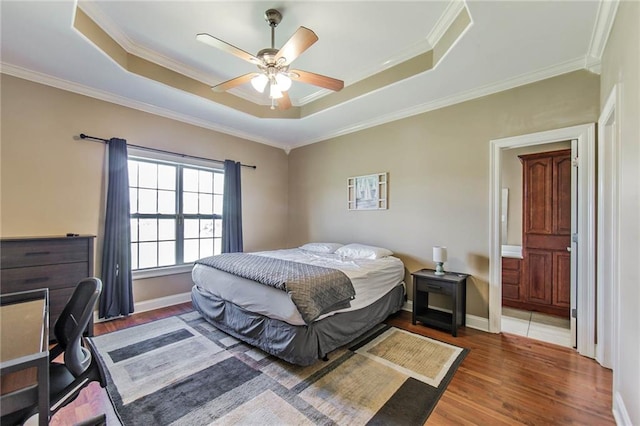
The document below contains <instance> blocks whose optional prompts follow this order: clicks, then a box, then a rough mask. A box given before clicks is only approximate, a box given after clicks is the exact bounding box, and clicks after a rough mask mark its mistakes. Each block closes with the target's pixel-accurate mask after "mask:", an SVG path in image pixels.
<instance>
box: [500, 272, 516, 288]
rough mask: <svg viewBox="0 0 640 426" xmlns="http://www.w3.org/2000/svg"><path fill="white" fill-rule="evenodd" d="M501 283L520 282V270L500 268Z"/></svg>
mask: <svg viewBox="0 0 640 426" xmlns="http://www.w3.org/2000/svg"><path fill="white" fill-rule="evenodd" d="M502 284H514V285H519V284H520V271H509V270H506V269H503V270H502Z"/></svg>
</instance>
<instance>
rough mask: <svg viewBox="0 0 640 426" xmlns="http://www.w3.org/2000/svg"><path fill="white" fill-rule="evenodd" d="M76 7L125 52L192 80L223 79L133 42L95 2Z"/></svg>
mask: <svg viewBox="0 0 640 426" xmlns="http://www.w3.org/2000/svg"><path fill="white" fill-rule="evenodd" d="M78 7H79V8H80V9H82V11H83V12H84V13H86V14H87V16H89V18H91V19H92V20H93V22H95V23H96V24H97V25H98V26H99V27H100V28H102V30H103V31H104V32H105V33H107V34H108V35H109V36H110V37H111V38H113V40H114V41H115V42H116V43H118V44H119V45H120V46H121V47H122V48H123V49H124V50H125V51H126V52H127V53H130V54H132V55H135V56H138V57H140V58H142V59H146V60H147V61H150V62H153V63H154V64H157V65H160V66H162V67H165V68H167V69H170V70H171V71H175V72H177V73H179V74H182V75H184V76H187V77H189V78H193V79H194V80H197V81H200V82H202V83H205V84H207V85H209V86H215V85H216V84H219V83H221V82H222V81H224V80H225V78H224V77H221V76H216V75H214V74H213V73H206V72H203V71H200V70H198V69H196V68H194V67H190V66H188V65H185V64H183V63H182V62H179V61H176V60H174V59H172V58H170V57H168V56H165V55H162V54H161V53H158V52H156V51H155V50H151V49H149V48H147V47H145V46H142V45H140V44H137V43H135V42H134V41H133V40H131V39H130V38H129V37H127V35H126V34H125V33H124V32H123V31H122V30H121V29H120V27H119V26H118V24H116V23H115V22H113V21H112V20H111V19H109V17H108V16H107V15H105V14H104V13H103V12H102V10H100V8H99V7H98V6H96V3H95V2H88V1H81V2H78ZM229 92H231V93H233V94H234V95H235V96H237V97H239V98H242V99H245V100H247V101H249V102H253V103H254V104H258V105H268V104H267V103H265V100H264V99H263V98H262V97H261V96H260V95H258V94H257V93H255V94H254V92H253V91H249V90H242V89H239V88H235V89H232V90H230V91H229Z"/></svg>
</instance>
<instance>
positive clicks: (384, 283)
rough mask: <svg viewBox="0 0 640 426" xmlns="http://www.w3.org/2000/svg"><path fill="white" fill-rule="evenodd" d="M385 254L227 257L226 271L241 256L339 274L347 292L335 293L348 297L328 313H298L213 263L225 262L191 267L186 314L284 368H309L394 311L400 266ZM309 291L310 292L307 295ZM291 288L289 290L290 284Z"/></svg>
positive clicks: (283, 298) (360, 250) (311, 247)
mask: <svg viewBox="0 0 640 426" xmlns="http://www.w3.org/2000/svg"><path fill="white" fill-rule="evenodd" d="M392 254H393V253H391V251H389V250H386V249H383V248H379V247H373V246H366V245H361V244H348V245H344V246H342V245H340V244H333V243H309V244H305V245H303V246H301V247H299V248H295V249H285V250H274V251H264V252H256V253H251V254H234V256H236V257H232V258H230V259H231V262H230V263H233V264H236V263H241V262H238V261H237V260H238V259H244V258H246V257H247V256H249V257H251V258H252V260H255V261H258V262H283V263H284V264H286V265H287V266H290V265H294V264H295V265H294V266H296V265H297V266H300V265H306V266H304V267H308V268H316V267H317V268H327V269H330V270H331V271H333V272H334V273H338V274H343V275H345V276H346V277H347V278H348V281H349V282H350V285H352V288H353V292H352V293H349V291H350V290H349V291H346V293H345V292H342V293H341V291H342V290H341V291H338V292H337V293H340V294H343V293H344V295H347V296H349V294H352V296H350V297H348V300H346V303H334V302H335V300H330V301H328V302H327V306H329V308H325V307H319V308H317V307H315V306H312V308H311V309H309V307H307V306H302V307H299V306H300V305H297V304H296V303H298V301H297V300H296V297H295V294H293V292H292V291H291V289H288V290H289V291H286V290H285V291H283V289H279V288H276V287H271V286H268V285H264V284H261V283H260V282H256V281H255V280H252V279H249V278H246V277H243V276H238V275H236V271H234V270H232V271H231V272H227V271H226V270H223V269H224V267H221V266H220V265H219V263H218V264H216V263H213V262H215V261H220V260H221V259H224V258H225V256H227V255H221V256H213V257H211V258H204V259H200V260H199V261H197V262H196V264H195V265H194V268H193V271H192V277H193V282H194V286H193V288H192V293H191V298H192V302H193V306H194V308H195V309H196V310H197V311H198V312H200V314H201V315H202V316H203V317H204V318H205V319H206V320H207V321H208V322H210V323H211V324H213V325H214V326H215V327H217V328H219V329H220V330H222V331H224V332H226V333H228V334H230V335H231V336H234V337H236V338H238V339H240V340H242V341H244V342H246V343H248V344H250V345H252V346H256V347H258V348H260V349H262V350H263V351H265V352H267V353H269V354H272V355H274V356H277V357H279V358H282V359H284V360H285V361H288V362H290V363H293V364H298V365H310V364H313V363H314V362H316V361H317V360H318V359H322V358H324V357H325V356H326V355H327V354H328V353H329V352H331V351H332V350H334V349H336V348H338V347H340V346H343V345H345V344H347V343H349V342H351V341H353V340H354V339H355V338H357V337H358V336H360V335H362V334H363V333H365V332H366V331H368V330H370V329H371V328H373V327H374V326H376V325H377V324H379V323H380V322H382V321H383V320H384V319H385V318H386V317H387V316H389V315H390V314H392V313H394V312H397V311H398V310H399V309H400V308H401V307H402V305H403V304H404V301H405V286H404V282H403V278H404V265H403V263H402V261H400V259H398V258H396V257H394V256H392ZM229 256H231V255H229ZM237 256H242V258H240V257H237ZM212 265H214V266H212ZM218 268H223V269H218ZM266 269H268V268H266ZM348 286H349V285H348V284H347V288H348ZM315 287H317V286H315V285H312V289H313V288H315ZM291 288H294V289H295V287H294V286H293V285H291ZM331 293H332V294H333V293H334V292H333V291H332V292H331ZM294 300H296V302H295V303H294ZM310 312H311V313H310Z"/></svg>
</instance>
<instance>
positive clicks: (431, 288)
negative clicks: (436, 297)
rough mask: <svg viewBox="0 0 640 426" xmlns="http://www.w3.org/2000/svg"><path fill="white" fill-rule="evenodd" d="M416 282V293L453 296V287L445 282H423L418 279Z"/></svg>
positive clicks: (423, 280)
mask: <svg viewBox="0 0 640 426" xmlns="http://www.w3.org/2000/svg"><path fill="white" fill-rule="evenodd" d="M417 280H418V281H417V282H416V288H417V291H424V292H428V293H438V294H447V295H450V296H451V295H453V286H452V285H451V284H449V283H446V282H441V281H433V280H425V279H421V278H418V279H417Z"/></svg>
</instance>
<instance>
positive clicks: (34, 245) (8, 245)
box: [0, 238, 90, 268]
mask: <svg viewBox="0 0 640 426" xmlns="http://www.w3.org/2000/svg"><path fill="white" fill-rule="evenodd" d="M88 253H89V250H88V241H87V239H86V238H69V239H56V240H51V241H30V240H23V241H3V242H2V252H1V253H0V256H1V263H2V267H3V268H19V267H23V266H37V265H52V264H56V263H73V262H88V261H89V260H90V259H89V258H88Z"/></svg>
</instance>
